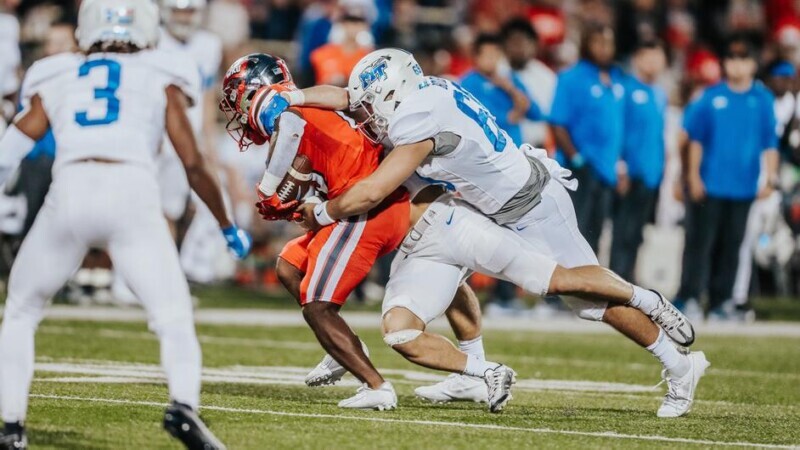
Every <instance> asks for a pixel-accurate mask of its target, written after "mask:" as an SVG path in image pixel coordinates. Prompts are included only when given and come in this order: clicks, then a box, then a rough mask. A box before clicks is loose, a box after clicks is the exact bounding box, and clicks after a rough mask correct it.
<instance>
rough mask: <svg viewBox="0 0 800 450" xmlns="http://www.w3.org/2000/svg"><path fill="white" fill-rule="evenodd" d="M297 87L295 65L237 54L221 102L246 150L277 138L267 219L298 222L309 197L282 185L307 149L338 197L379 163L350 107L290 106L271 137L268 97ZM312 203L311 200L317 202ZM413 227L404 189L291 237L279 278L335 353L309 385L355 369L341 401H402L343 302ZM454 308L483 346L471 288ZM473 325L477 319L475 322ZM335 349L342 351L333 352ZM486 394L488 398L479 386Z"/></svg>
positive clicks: (324, 192) (268, 177) (467, 337)
mask: <svg viewBox="0 0 800 450" xmlns="http://www.w3.org/2000/svg"><path fill="white" fill-rule="evenodd" d="M291 89H295V88H294V85H293V83H292V79H291V74H290V73H289V71H288V69H287V68H286V65H285V63H284V62H283V61H282V60H281V59H279V58H275V57H272V56H270V55H264V54H252V55H247V56H245V57H243V58H241V59H239V60H238V61H236V62H235V63H234V64H233V65H232V66H231V68H230V70H229V71H228V73H227V74H226V76H225V79H224V80H223V94H224V98H223V100H222V102H221V103H220V109H221V110H222V111H223V112H225V113H226V114H227V115H228V116H229V119H230V121H229V124H228V131H229V132H230V134H231V135H232V136H233V137H234V139H235V140H236V141H237V142H238V143H239V146H240V148H241V149H242V150H245V149H246V148H247V147H249V146H250V145H251V144H254V143H255V144H257V145H261V144H265V143H267V142H269V147H270V150H269V158H268V161H267V168H266V171H265V173H264V177H263V179H262V181H261V183H260V184H259V186H258V195H259V198H260V201H259V203H258V204H257V206H258V209H259V212H260V213H261V215H262V217H264V219H266V220H283V219H285V220H291V219H292V218H294V217H295V216H296V213H295V212H294V210H295V209H296V208H297V206H298V204H299V201H298V200H292V201H288V202H286V203H283V202H282V201H281V200H280V199H279V198H278V196H277V194H276V191H277V190H278V187H279V185H280V183H281V181H282V180H283V178H284V176H285V175H286V173H287V172H288V170H289V168H290V167H291V164H292V162H293V160H294V158H295V156H297V155H305V156H307V157H308V158H309V159H310V160H311V162H312V168H313V171H314V173H315V176H317V177H319V178H321V179H320V180H319V181H320V182H319V183H318V186H317V194H318V195H320V196H324V197H325V198H334V197H336V196H338V195H339V194H340V193H342V192H344V191H345V190H347V189H348V188H349V187H351V186H352V185H353V184H355V183H356V182H358V181H359V180H361V179H363V178H365V177H366V176H368V175H369V174H370V173H372V172H373V171H374V170H375V169H376V168H377V167H378V165H379V162H380V157H381V152H382V151H383V148H382V146H381V145H376V144H373V143H371V142H370V141H368V140H367V139H365V138H364V136H363V135H362V134H361V133H359V132H358V131H357V129H356V128H355V123H354V122H353V121H352V120H351V119H350V118H348V117H347V116H345V115H343V114H341V113H335V112H331V111H324V110H320V109H314V108H292V109H290V110H289V111H287V112H286V113H284V114H282V115H281V117H280V119H279V121H278V122H277V127H276V130H275V132H274V133H273V134H272V135H270V134H269V133H266V132H265V131H264V128H263V126H261V125H260V123H259V118H258V116H259V112H260V106H261V105H267V104H269V101H264V100H265V99H268V98H269V97H270V96H272V95H275V93H276V92H279V91H285V90H291ZM307 201H308V200H307ZM409 227H410V219H409V202H408V194H407V193H406V191H405V190H402V189H401V190H398V191H397V192H396V193H395V194H394V195H393V196H391V198H389V199H387V201H385V202H383V203H382V204H381V205H379V206H378V207H377V208H375V209H373V210H372V211H370V212H369V213H368V214H364V215H361V216H357V217H352V218H348V219H346V220H342V221H339V222H337V223H335V224H333V225H331V226H328V227H324V228H322V229H321V230H319V231H317V232H313V233H307V234H306V235H304V236H301V237H299V238H297V239H294V240H292V241H290V242H289V243H287V244H286V246H285V247H284V249H283V250H282V252H281V254H280V257H279V260H278V264H277V272H278V277H279V279H280V280H281V282H282V283H283V285H284V286H285V287H286V288H287V290H288V291H289V292H290V293H291V294H292V295H293V296H294V297H295V298H296V299H297V301H298V303H299V304H300V306H301V307H302V308H303V316H304V317H305V319H306V321H307V322H308V324H309V326H310V327H311V329H312V330H313V331H314V333H315V335H316V336H317V339H318V340H319V342H320V344H321V345H322V347H323V348H325V350H326V351H327V352H328V354H329V355H330V356H326V358H325V359H324V360H323V362H322V363H321V364H320V365H319V366H317V367H316V368H315V369H314V370H313V371H312V372H311V373H310V374H309V376H308V377H307V378H306V383H307V384H308V385H309V386H317V385H322V384H332V383H334V382H336V381H338V380H339V379H340V378H341V377H342V376H343V375H344V373H345V372H346V371H349V372H351V373H352V374H353V375H355V376H356V377H357V378H358V379H359V380H360V381H361V382H363V383H364V386H363V387H362V388H361V389H359V390H358V392H357V394H356V395H355V396H353V397H351V398H348V399H346V400H343V401H342V402H340V403H339V406H341V407H345V408H360V409H378V410H384V409H392V408H394V407H395V406H396V404H397V396H396V394H395V392H394V389H393V387H392V385H391V384H390V383H388V382H386V381H385V380H384V379H383V377H382V376H381V375H380V373H379V372H378V371H377V370H376V369H375V367H374V366H373V365H372V363H371V362H370V360H369V357H368V355H367V353H366V346H364V345H363V343H362V342H360V340H359V339H358V337H357V336H356V335H355V333H354V332H353V331H352V330H351V329H350V327H349V326H348V325H347V323H346V322H345V321H344V319H343V318H342V317H341V316H340V315H339V309H340V308H341V306H342V305H343V304H344V303H345V301H346V299H347V297H348V296H349V295H350V293H351V292H352V291H353V289H355V287H356V286H357V285H358V284H359V283H360V282H361V281H362V280H363V279H364V278H365V277H366V276H367V274H368V273H369V271H370V269H371V268H372V265H373V264H374V262H375V260H376V259H377V258H378V257H380V256H382V255H384V254H386V253H388V252H390V251H392V250H394V249H395V248H397V246H398V245H399V244H400V242H401V241H402V239H403V238H404V237H405V234H406V232H407V231H408V229H409ZM455 304H456V307H454V308H453V311H452V312H451V313H450V314H449V318H450V319H451V322H452V323H456V324H461V323H463V325H462V326H460V327H459V330H457V332H456V336H457V337H458V338H459V339H460V340H462V341H463V342H469V343H471V345H473V346H474V345H475V344H474V342H473V341H475V340H476V339H478V343H479V344H480V345H479V346H480V351H481V353H482V342H480V335H479V334H477V336H476V335H475V333H476V332H475V331H474V330H477V329H479V326H480V325H479V321H480V308H479V306H478V305H477V299H476V298H475V297H474V294H473V293H472V292H471V291H470V290H469V288H468V287H466V286H465V287H463V288H462V289H461V291H460V292H459V294H458V295H457V297H456V302H455ZM472 324H476V325H475V326H472ZM331 357H332V358H331ZM478 390H479V391H480V392H478V393H477V394H476V395H477V397H478V399H485V397H486V390H485V387H483V386H480V385H479V389H478Z"/></svg>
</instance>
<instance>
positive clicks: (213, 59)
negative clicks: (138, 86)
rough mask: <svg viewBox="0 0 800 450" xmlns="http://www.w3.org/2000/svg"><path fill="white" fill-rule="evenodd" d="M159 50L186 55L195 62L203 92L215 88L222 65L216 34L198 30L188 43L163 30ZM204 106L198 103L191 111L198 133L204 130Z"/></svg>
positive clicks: (220, 45) (220, 50)
mask: <svg viewBox="0 0 800 450" xmlns="http://www.w3.org/2000/svg"><path fill="white" fill-rule="evenodd" d="M158 48H159V49H160V50H166V51H170V52H174V53H183V54H185V55H186V56H187V57H188V58H189V59H191V60H192V61H193V62H194V64H195V70H197V71H198V73H199V76H200V88H201V91H202V92H203V93H205V92H207V91H208V90H210V89H213V88H214V84H215V83H216V81H217V75H218V72H219V66H220V64H221V63H222V41H220V39H219V38H218V37H217V36H216V35H215V34H213V33H210V32H208V31H205V30H198V31H196V32H195V33H194V34H193V35H192V37H191V38H189V40H188V41H186V42H181V41H179V40H177V39H175V37H173V36H172V35H171V34H169V33H168V32H167V31H166V30H164V29H163V28H162V29H161V36H160V38H159V41H158ZM204 106H205V105H204V104H203V102H198V104H197V105H195V107H193V108H191V109H190V110H189V120H190V122H191V123H192V127H193V128H194V130H195V132H196V133H199V132H200V130H201V129H202V125H203V107H204Z"/></svg>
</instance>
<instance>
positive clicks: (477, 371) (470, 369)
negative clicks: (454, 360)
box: [464, 355, 500, 378]
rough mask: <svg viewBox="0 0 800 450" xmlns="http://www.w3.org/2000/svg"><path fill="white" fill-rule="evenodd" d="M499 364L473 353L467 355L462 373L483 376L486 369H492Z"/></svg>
mask: <svg viewBox="0 0 800 450" xmlns="http://www.w3.org/2000/svg"><path fill="white" fill-rule="evenodd" d="M499 365H500V364H498V363H496V362H491V361H486V360H485V359H483V358H478V357H477V356H475V355H467V367H465V368H464V375H469V376H471V377H478V378H483V377H484V375H485V374H486V371H487V370H492V369H494V368H496V367H497V366H499Z"/></svg>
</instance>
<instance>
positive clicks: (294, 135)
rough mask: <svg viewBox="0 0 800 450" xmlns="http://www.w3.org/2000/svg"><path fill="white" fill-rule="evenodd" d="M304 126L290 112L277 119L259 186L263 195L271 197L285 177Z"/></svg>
mask: <svg viewBox="0 0 800 450" xmlns="http://www.w3.org/2000/svg"><path fill="white" fill-rule="evenodd" d="M305 126H306V121H305V120H304V119H303V118H302V117H300V116H298V115H297V114H294V113H291V112H289V113H283V114H281V116H280V117H279V118H278V122H277V128H276V129H275V135H274V136H273V137H272V142H273V145H272V147H271V149H270V156H269V160H268V161H267V169H266V171H265V172H264V177H263V178H262V179H261V184H260V186H259V188H260V189H261V192H262V193H263V194H264V195H267V196H270V195H273V194H275V191H277V190H278V185H279V184H280V183H281V181H282V180H283V178H284V177H285V176H286V173H287V172H288V171H289V168H290V167H291V166H292V162H293V161H294V158H295V156H297V151H298V150H299V149H300V142H301V141H302V139H303V133H304V132H305Z"/></svg>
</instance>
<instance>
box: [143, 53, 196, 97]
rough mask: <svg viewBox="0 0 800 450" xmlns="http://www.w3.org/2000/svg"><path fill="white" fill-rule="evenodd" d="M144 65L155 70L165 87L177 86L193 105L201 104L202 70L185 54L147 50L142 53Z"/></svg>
mask: <svg viewBox="0 0 800 450" xmlns="http://www.w3.org/2000/svg"><path fill="white" fill-rule="evenodd" d="M139 56H140V58H141V61H142V63H144V64H145V65H147V66H148V67H149V68H151V69H153V72H154V73H155V74H157V75H158V76H160V77H161V78H162V80H163V84H164V87H166V86H169V85H175V86H177V87H178V88H179V89H180V90H181V91H183V93H184V94H185V95H186V96H187V97H188V98H189V101H190V102H191V104H192V105H196V104H198V103H199V102H200V97H201V95H202V94H201V92H202V91H201V81H200V68H199V67H197V63H196V62H195V61H194V60H193V59H192V58H191V57H190V56H189V55H188V54H187V53H185V52H178V51H170V50H161V49H154V50H145V51H143V52H141V53H140V55H139Z"/></svg>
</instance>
